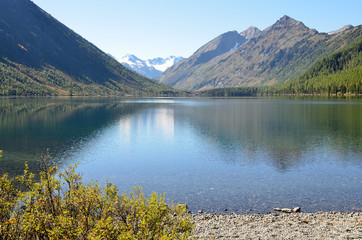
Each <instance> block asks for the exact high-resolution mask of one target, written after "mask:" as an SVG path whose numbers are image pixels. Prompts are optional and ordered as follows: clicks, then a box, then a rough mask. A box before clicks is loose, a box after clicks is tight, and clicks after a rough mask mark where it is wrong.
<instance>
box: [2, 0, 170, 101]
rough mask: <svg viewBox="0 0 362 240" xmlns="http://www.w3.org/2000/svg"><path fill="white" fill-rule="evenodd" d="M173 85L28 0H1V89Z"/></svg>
mask: <svg viewBox="0 0 362 240" xmlns="http://www.w3.org/2000/svg"><path fill="white" fill-rule="evenodd" d="M173 91H174V90H173V89H172V88H171V87H168V86H166V85H163V84H160V83H158V82H156V81H154V80H151V79H148V78H146V77H143V76H141V75H139V74H137V73H135V72H134V71H130V70H129V69H128V68H126V67H124V66H123V65H121V64H120V63H119V62H117V61H116V60H114V59H113V58H112V57H110V56H109V55H107V54H106V53H104V52H102V51H101V50H99V49H98V48H97V47H96V46H94V45H93V44H91V43H90V42H88V41H87V40H85V39H84V38H82V37H81V36H79V35H78V34H76V33H75V32H73V31H72V30H70V29H69V28H67V27H66V26H64V25H63V24H62V23H60V22H59V21H57V20H56V19H55V18H53V17H52V16H51V15H49V14H48V13H46V12H45V11H43V10H42V9H40V8H39V7H38V6H36V5H35V4H34V3H33V2H32V1H30V0H1V1H0V95H144V94H146V95H154V94H159V93H162V92H167V93H169V92H173Z"/></svg>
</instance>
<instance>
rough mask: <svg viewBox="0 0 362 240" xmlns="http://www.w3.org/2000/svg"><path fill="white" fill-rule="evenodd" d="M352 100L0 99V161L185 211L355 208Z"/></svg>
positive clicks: (358, 198)
mask: <svg viewBox="0 0 362 240" xmlns="http://www.w3.org/2000/svg"><path fill="white" fill-rule="evenodd" d="M361 140H362V100H361V99H327V98H268V99H266V98H230V99H198V98H189V99H183V98H175V99H172V98H143V99H137V98H133V99H132V98H130V99H120V98H35V99H34V98H30V99H29V98H23V99H9V98H2V99H0V149H3V150H4V153H3V158H2V159H1V160H0V171H1V172H9V173H10V174H11V175H15V174H18V173H21V172H22V170H23V168H24V167H23V166H24V161H28V162H29V164H30V167H31V168H32V169H33V170H34V171H35V170H36V169H37V166H38V165H37V158H38V155H39V154H41V153H44V152H45V150H46V149H47V148H49V149H50V153H51V155H52V156H53V161H54V162H56V163H57V164H58V165H60V167H61V168H64V167H67V166H69V165H70V164H73V163H76V162H79V167H78V171H79V172H82V173H83V177H84V179H85V181H88V180H90V179H94V180H98V181H100V182H101V183H105V181H106V179H108V180H109V181H110V182H113V183H114V184H116V185H117V186H118V188H119V189H120V191H121V192H124V191H129V190H131V187H132V186H139V185H141V186H143V188H144V191H145V192H146V193H151V192H153V191H156V192H158V193H163V192H166V197H167V199H168V201H169V202H171V201H175V202H181V203H187V204H188V205H189V208H190V210H191V211H197V210H199V209H204V211H207V212H222V211H223V210H224V209H225V208H226V209H228V212H231V211H234V212H238V213H255V212H260V213H266V212H270V211H272V209H273V208H274V207H289V208H293V207H295V206H300V207H302V211H305V212H315V211H334V210H335V211H358V210H356V209H358V208H359V209H360V208H362V148H361Z"/></svg>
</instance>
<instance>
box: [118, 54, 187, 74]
mask: <svg viewBox="0 0 362 240" xmlns="http://www.w3.org/2000/svg"><path fill="white" fill-rule="evenodd" d="M183 59H184V58H183V57H176V56H170V57H168V58H160V57H159V58H153V59H148V60H142V59H140V58H138V57H136V56H135V55H132V54H127V55H126V56H124V57H122V58H120V59H117V60H118V62H120V63H122V64H123V66H125V67H128V68H129V69H132V70H133V71H136V72H137V73H139V74H142V75H143V76H146V77H148V78H157V77H159V76H160V75H161V74H162V73H163V72H164V71H166V69H167V68H169V67H171V66H173V65H174V64H176V63H178V62H179V61H181V60H183Z"/></svg>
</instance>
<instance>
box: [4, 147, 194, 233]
mask: <svg viewBox="0 0 362 240" xmlns="http://www.w3.org/2000/svg"><path fill="white" fill-rule="evenodd" d="M0 154H1V152H0ZM75 170H76V165H75V166H71V167H69V168H68V169H66V170H64V171H63V172H61V173H59V174H57V167H47V168H46V170H45V171H43V172H41V173H40V180H39V181H35V180H34V174H32V173H29V172H28V167H27V165H26V167H25V170H24V174H23V175H22V176H19V177H17V178H16V180H15V181H14V180H11V179H9V177H8V175H6V174H5V175H4V176H3V177H2V178H0V197H1V198H0V236H1V239H186V238H188V237H189V235H190V231H191V230H192V227H193V226H192V224H191V222H190V221H189V219H188V216H187V214H186V206H185V205H180V204H178V205H172V206H168V205H167V204H166V203H165V196H164V195H158V194H156V193H153V194H152V195H151V196H150V197H149V198H147V197H145V196H144V194H143V193H142V189H141V188H140V187H138V188H133V191H131V192H130V193H129V194H126V193H124V194H122V195H120V194H119V192H118V190H117V188H116V187H115V185H113V184H111V183H107V184H106V186H105V187H104V188H102V187H100V186H99V184H98V183H97V182H90V183H89V184H84V183H83V182H82V177H81V176H80V175H79V174H77V173H76V172H75ZM16 184H17V185H19V184H20V185H21V186H20V189H22V190H21V191H20V190H18V188H16V187H15V185H16Z"/></svg>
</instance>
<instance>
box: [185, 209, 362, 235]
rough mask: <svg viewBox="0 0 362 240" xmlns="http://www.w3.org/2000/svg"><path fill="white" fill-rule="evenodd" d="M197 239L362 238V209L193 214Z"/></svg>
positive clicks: (194, 231)
mask: <svg viewBox="0 0 362 240" xmlns="http://www.w3.org/2000/svg"><path fill="white" fill-rule="evenodd" d="M191 220H192V221H193V223H194V225H195V228H194V230H193V234H194V236H195V239H362V213H361V212H355V213H339V212H317V213H290V214H288V213H270V214H265V215H262V214H252V215H243V214H240V215H239V214H192V215H191Z"/></svg>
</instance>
